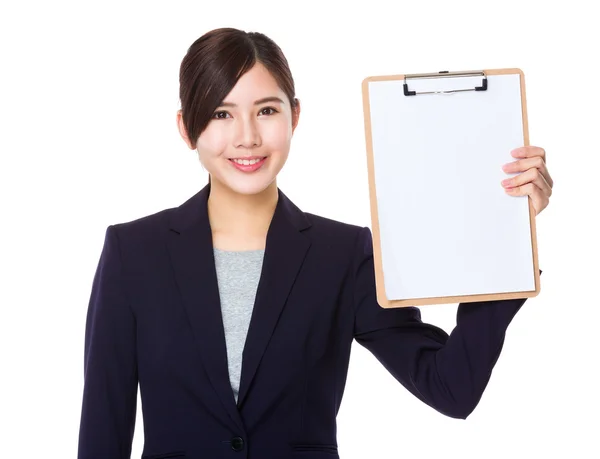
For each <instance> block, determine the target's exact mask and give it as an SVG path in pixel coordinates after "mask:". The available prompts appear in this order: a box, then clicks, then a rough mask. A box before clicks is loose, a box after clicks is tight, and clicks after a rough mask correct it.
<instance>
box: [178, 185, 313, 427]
mask: <svg viewBox="0 0 600 459" xmlns="http://www.w3.org/2000/svg"><path fill="white" fill-rule="evenodd" d="M278 193H279V198H278V201H277V205H276V208H275V212H274V214H273V218H272V220H271V224H270V226H269V230H268V232H267V239H266V247H265V256H264V260H263V267H262V272H261V277H260V280H259V283H258V289H257V292H256V300H255V303H254V310H253V312H252V317H251V320H250V326H249V329H248V335H247V338H246V343H245V347H244V351H243V360H242V375H241V381H240V393H239V397H238V404H237V406H236V404H235V398H234V396H233V391H232V390H231V383H230V380H229V370H228V366H227V348H226V343H225V333H224V327H223V320H222V316H221V303H220V299H219V289H218V283H217V274H216V269H215V260H214V253H213V244H212V232H211V228H210V222H209V219H208V207H207V203H208V197H209V195H210V183H209V184H208V185H206V186H205V187H204V188H203V189H202V190H200V191H199V192H198V193H196V194H195V195H194V196H192V197H191V198H190V199H188V200H187V201H186V202H184V203H183V204H182V205H181V206H179V207H178V208H176V209H174V210H173V212H172V214H171V217H170V231H169V234H168V241H167V244H168V249H169V254H170V257H171V263H172V266H173V269H174V273H175V277H176V281H177V285H178V286H179V289H180V292H181V295H182V299H183V304H184V307H185V310H186V312H187V314H188V317H189V320H190V323H191V327H192V330H193V333H194V336H195V339H196V343H197V345H198V351H199V352H200V355H201V358H202V362H203V364H204V367H205V369H206V372H207V375H208V377H209V379H210V382H211V384H212V386H213V389H214V390H215V392H216V393H217V395H218V397H219V399H220V401H221V403H222V404H223V407H224V408H225V410H226V411H227V413H228V414H229V416H230V417H231V419H232V420H233V421H234V422H235V423H236V424H237V426H238V427H239V428H240V429H242V428H243V423H242V420H241V417H240V413H239V410H238V407H241V406H242V404H243V403H244V400H245V399H246V397H247V396H248V392H249V389H250V387H251V385H252V380H253V379H254V376H255V375H256V371H257V369H258V366H259V364H260V360H261V358H262V356H263V354H264V352H265V349H266V347H267V345H268V343H269V340H270V338H271V335H272V334H273V331H274V330H275V327H276V325H277V320H278V318H279V315H280V314H281V311H282V310H283V307H284V305H285V302H286V299H287V297H288V294H289V292H290V289H291V288H292V285H293V284H294V280H295V279H296V276H297V274H298V272H299V270H300V267H301V266H302V262H303V260H304V257H305V256H306V253H307V251H308V248H309V247H310V242H309V240H308V239H307V238H306V237H305V236H304V235H303V234H302V233H301V231H302V230H304V229H306V228H308V227H309V226H310V223H309V221H308V219H307V218H306V215H305V214H304V213H303V212H302V211H301V210H300V209H298V208H297V207H296V206H295V205H294V204H293V203H292V202H291V201H290V200H289V199H288V198H287V197H286V196H285V195H284V194H283V192H281V190H279V189H278Z"/></svg>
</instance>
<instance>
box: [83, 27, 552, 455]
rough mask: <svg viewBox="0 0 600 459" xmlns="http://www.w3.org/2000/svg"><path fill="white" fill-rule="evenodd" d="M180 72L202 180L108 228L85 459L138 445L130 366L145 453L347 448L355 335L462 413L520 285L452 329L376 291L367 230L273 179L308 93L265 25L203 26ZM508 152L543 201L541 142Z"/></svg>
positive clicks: (408, 381)
mask: <svg viewBox="0 0 600 459" xmlns="http://www.w3.org/2000/svg"><path fill="white" fill-rule="evenodd" d="M180 84H181V90H180V97H181V110H180V111H178V113H177V126H178V128H179V131H180V133H181V136H182V137H183V139H184V141H185V142H186V143H187V145H188V146H189V147H190V148H191V149H195V150H197V152H198V155H199V159H200V161H201V163H202V165H203V167H204V168H205V169H206V170H207V171H208V172H209V177H210V181H209V183H208V184H207V185H206V186H205V187H204V188H202V189H201V190H200V191H199V192H198V193H197V194H195V195H194V196H192V197H191V198H190V199H188V200H187V201H186V202H184V203H183V204H181V205H180V206H179V207H175V208H171V209H165V210H163V211H160V212H158V213H155V214H153V215H148V216H146V217H144V218H140V219H137V220H135V221H131V222H127V223H120V224H114V225H110V226H108V228H107V230H106V235H105V241H104V247H103V249H102V254H101V256H100V260H99V264H98V268H97V271H96V274H95V277H94V280H93V286H92V292H91V298H90V302H89V306H88V316H87V322H86V334H85V384H84V390H83V406H82V413H81V425H80V431H79V458H80V459H91V458H102V459H108V458H111V459H117V458H129V457H130V454H131V444H132V437H133V433H134V425H135V418H136V401H137V387H138V382H139V388H140V395H141V400H142V410H143V423H144V441H145V443H144V450H143V457H144V458H153V459H158V458H175V457H178V458H194V459H198V458H203V459H204V458H211V459H212V458H225V457H231V458H236V457H240V458H241V457H246V458H250V459H253V458H256V459H269V458H277V459H283V458H297V459H300V458H303V459H320V458H322V459H324V458H327V459H333V458H337V457H339V455H338V449H337V441H336V414H337V412H338V409H339V407H340V403H341V400H342V395H343V392H344V386H345V382H346V375H347V368H348V362H349V357H350V349H351V344H352V341H353V340H354V339H356V341H357V342H358V343H360V344H361V345H363V346H364V347H365V348H367V349H369V350H370V351H371V352H372V353H373V354H374V356H375V357H376V358H377V359H378V360H379V361H380V362H381V363H382V364H383V365H384V366H385V368H387V369H388V370H389V371H390V373H391V374H392V375H393V376H394V377H395V378H396V379H397V380H398V381H399V382H400V383H401V384H402V385H403V386H404V387H405V388H406V389H407V390H409V391H410V392H411V393H412V394H414V395H415V396H416V397H418V398H419V399H420V400H422V401H423V402H424V403H425V404H427V405H429V406H430V407H432V408H433V409H435V410H437V411H439V412H440V413H442V414H443V415H446V416H450V417H453V418H461V419H464V418H466V417H467V416H468V415H469V414H470V413H471V412H472V411H473V409H474V408H475V407H476V405H477V404H478V402H479V400H480V398H481V396H482V394H483V391H484V389H485V387H486V385H487V383H488V380H489V378H490V375H491V371H492V369H493V367H494V365H495V363H496V361H497V359H498V357H499V354H500V351H501V349H502V345H503V342H504V337H505V332H506V329H507V327H508V325H509V323H510V322H511V320H512V318H513V317H514V315H515V314H516V313H517V311H518V310H519V309H520V308H521V306H522V305H523V303H524V302H525V299H516V300H506V301H487V302H479V303H468V304H459V306H458V314H457V325H456V327H455V329H454V330H453V331H452V333H451V334H450V336H448V334H446V333H445V332H444V331H443V330H442V329H440V328H438V327H436V326H434V325H429V324H426V323H423V322H422V321H421V316H420V311H419V309H418V308H416V307H411V308H398V309H384V308H381V307H380V306H379V305H378V304H377V301H376V294H375V277H374V266H373V247H372V238H371V232H370V230H369V228H368V227H364V228H363V227H360V226H355V225H350V224H346V223H342V222H338V221H334V220H331V219H327V218H324V217H321V216H317V215H314V214H310V213H306V212H303V211H302V210H300V209H299V208H298V207H297V206H295V205H294V203H293V202H292V201H290V199H289V198H287V197H286V195H285V194H283V193H282V192H281V190H279V189H278V187H277V182H276V178H277V174H278V173H279V171H280V170H281V169H282V167H283V166H284V164H285V162H286V159H287V156H288V152H289V149H290V142H291V139H292V135H293V133H294V130H295V128H296V127H297V125H298V120H299V117H300V102H299V100H298V99H297V98H296V97H295V93H294V81H293V79H292V76H291V73H290V69H289V68H288V64H287V61H286V59H285V57H284V55H283V54H282V52H281V50H280V49H279V47H278V46H277V45H276V44H275V43H273V41H272V40H270V39H269V38H268V37H266V36H265V35H262V34H260V33H246V32H243V31H240V30H236V29H230V28H225V29H217V30H213V31H211V32H209V33H207V34H205V35H204V36H202V37H200V38H199V39H198V40H197V41H195V42H194V43H193V44H192V46H191V47H190V48H189V50H188V52H187V54H186V56H185V58H184V59H183V62H182V64H181V72H180ZM513 155H514V156H515V157H516V158H518V159H517V160H515V161H514V162H512V163H510V164H509V165H508V166H507V167H506V169H505V171H506V172H510V173H514V172H521V173H520V174H519V175H517V176H515V177H513V178H511V179H510V181H509V182H510V183H509V184H508V186H509V188H510V191H507V192H509V193H510V194H512V195H513V196H524V195H529V196H531V198H532V200H533V203H534V206H535V209H536V213H539V212H540V211H541V210H542V209H544V208H545V207H546V206H547V205H548V198H549V197H550V195H551V188H552V185H553V183H552V179H551V178H550V175H549V174H548V170H547V168H546V165H545V152H544V150H543V149H541V148H538V147H522V148H519V149H517V150H515V151H514V152H513ZM498 186H500V184H498ZM507 190H508V188H507Z"/></svg>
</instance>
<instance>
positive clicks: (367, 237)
mask: <svg viewBox="0 0 600 459" xmlns="http://www.w3.org/2000/svg"><path fill="white" fill-rule="evenodd" d="M353 268H354V273H355V279H354V280H355V283H354V285H355V290H354V307H355V310H354V311H355V324H354V338H355V339H356V341H357V342H358V343H359V344H361V345H362V346H364V347H365V348H367V349H368V350H369V351H370V352H371V353H372V354H373V355H374V356H375V357H376V358H377V359H378V360H379V361H380V362H381V363H382V364H383V365H384V367H385V368H386V369H387V370H388V371H389V372H390V373H391V374H392V376H394V378H396V380H398V381H399V382H400V383H401V384H402V385H403V386H404V387H405V388H406V389H408V390H409V391H410V392H411V393H412V394H414V395H415V396H416V397H417V398H419V399H420V400H421V401H423V402H424V403H426V404H427V405H429V406H430V407H432V408H434V409H435V410H437V411H439V412H440V413H442V414H444V415H446V416H449V417H452V418H458V419H466V418H467V416H468V415H469V414H471V412H472V411H473V410H474V409H475V407H476V406H477V404H478V403H479V400H480V399H481V396H482V395H483V391H484V389H485V387H486V386H487V384H488V381H489V379H490V376H491V373H492V369H493V368H494V365H495V364H496V361H497V360H498V357H499V356H500V351H501V350H502V346H503V343H504V337H505V332H506V329H507V327H508V325H509V324H510V322H511V320H512V318H513V317H514V315H515V314H516V313H517V312H518V311H519V309H520V308H521V306H522V305H523V304H524V303H525V301H526V298H523V299H511V300H499V301H481V302H470V303H460V304H459V306H458V312H457V324H456V327H455V328H454V330H453V331H452V332H451V333H450V335H448V334H447V333H446V332H445V331H444V330H442V329H441V328H439V327H436V326H434V325H430V324H427V323H423V322H422V321H421V312H420V310H419V309H418V308H417V307H414V306H413V307H403V308H382V307H381V306H379V304H378V303H377V298H376V290H375V270H374V263H373V241H372V234H371V230H370V229H369V228H368V227H366V228H363V229H362V230H361V232H360V234H359V236H358V243H357V247H356V253H355V257H354V264H353ZM540 273H541V270H540Z"/></svg>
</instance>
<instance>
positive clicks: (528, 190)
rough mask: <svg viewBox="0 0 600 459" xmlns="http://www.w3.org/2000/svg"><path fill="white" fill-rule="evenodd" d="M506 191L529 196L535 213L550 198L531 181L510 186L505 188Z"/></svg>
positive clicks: (515, 194)
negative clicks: (513, 186) (508, 188)
mask: <svg viewBox="0 0 600 459" xmlns="http://www.w3.org/2000/svg"><path fill="white" fill-rule="evenodd" d="M506 192H507V193H508V194H510V195H511V196H529V197H530V198H531V201H532V204H533V208H534V209H535V214H536V215H537V214H539V213H540V212H541V211H542V210H544V209H545V208H546V207H547V206H548V203H549V202H550V198H549V197H548V196H546V195H545V194H544V192H543V191H542V190H541V189H540V188H539V187H538V186H537V185H535V184H533V183H531V182H530V183H526V184H525V185H521V186H518V187H516V188H511V189H510V190H506Z"/></svg>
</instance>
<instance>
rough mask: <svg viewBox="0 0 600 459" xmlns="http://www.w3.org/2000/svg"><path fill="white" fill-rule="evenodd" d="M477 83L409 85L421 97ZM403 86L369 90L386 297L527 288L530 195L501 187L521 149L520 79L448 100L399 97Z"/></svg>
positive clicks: (498, 79) (501, 80) (496, 78)
mask: <svg viewBox="0 0 600 459" xmlns="http://www.w3.org/2000/svg"><path fill="white" fill-rule="evenodd" d="M482 78H483V77H451V78H435V79H419V80H408V81H409V90H411V91H428V90H449V89H460V88H467V87H470V88H472V87H475V86H481V82H482ZM403 83H404V80H397V81H371V82H369V85H368V90H369V99H370V114H371V133H372V141H373V145H372V146H373V156H374V158H373V159H374V171H375V184H376V187H375V188H376V197H377V208H378V214H379V229H380V240H381V251H382V263H383V273H384V279H385V293H386V296H387V298H388V299H389V300H400V299H408V298H428V297H441V296H460V295H476V294H493V293H505V292H520V291H531V290H535V278H534V272H533V271H534V270H533V251H532V243H531V230H530V221H529V207H528V198H527V196H517V197H515V196H510V195H508V194H506V193H505V191H504V189H503V187H502V186H501V184H500V182H501V181H502V180H504V179H506V178H508V177H511V176H514V175H516V174H507V173H506V172H504V171H503V170H502V165H503V164H505V163H508V162H511V161H515V160H516V158H514V157H512V156H511V155H510V151H511V150H512V149H514V148H517V147H520V146H523V143H524V140H523V118H522V111H521V88H520V81H519V75H518V74H513V75H489V76H488V89H487V91H467V92H462V93H453V94H430V95H429V94H428V95H422V94H419V95H416V96H405V95H404V92H403Z"/></svg>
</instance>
